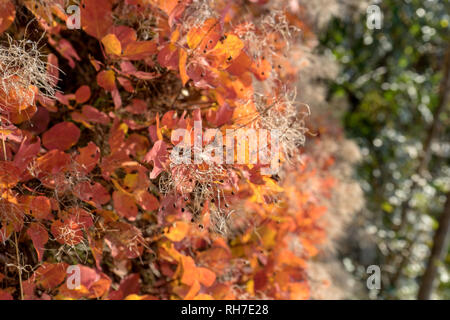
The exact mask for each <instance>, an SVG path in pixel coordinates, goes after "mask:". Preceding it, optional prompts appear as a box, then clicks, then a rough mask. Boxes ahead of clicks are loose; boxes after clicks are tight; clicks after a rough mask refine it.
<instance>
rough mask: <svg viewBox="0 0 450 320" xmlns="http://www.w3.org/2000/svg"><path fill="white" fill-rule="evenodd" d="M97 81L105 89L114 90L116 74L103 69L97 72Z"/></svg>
mask: <svg viewBox="0 0 450 320" xmlns="http://www.w3.org/2000/svg"><path fill="white" fill-rule="evenodd" d="M97 83H98V85H99V86H100V87H102V88H103V89H105V90H106V91H109V92H111V91H114V90H116V89H117V87H116V75H115V73H114V71H112V70H103V71H100V72H99V73H98V74H97Z"/></svg>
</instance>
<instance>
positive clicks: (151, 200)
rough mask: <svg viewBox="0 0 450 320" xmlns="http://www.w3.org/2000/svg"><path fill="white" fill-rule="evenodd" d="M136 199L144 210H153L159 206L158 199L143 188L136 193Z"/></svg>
mask: <svg viewBox="0 0 450 320" xmlns="http://www.w3.org/2000/svg"><path fill="white" fill-rule="evenodd" d="M136 201H137V203H138V204H139V205H140V206H141V208H142V209H144V210H145V211H155V210H157V209H158V208H159V201H158V199H156V197H155V196H154V195H152V194H150V193H149V192H147V191H145V190H144V191H138V192H137V193H136Z"/></svg>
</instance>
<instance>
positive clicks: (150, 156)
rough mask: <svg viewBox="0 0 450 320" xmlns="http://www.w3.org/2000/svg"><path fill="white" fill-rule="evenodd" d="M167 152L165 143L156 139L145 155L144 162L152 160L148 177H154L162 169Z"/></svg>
mask: <svg viewBox="0 0 450 320" xmlns="http://www.w3.org/2000/svg"><path fill="white" fill-rule="evenodd" d="M168 154H169V152H168V151H167V144H166V143H165V142H164V141H162V140H158V141H156V142H155V144H154V145H153V148H152V150H150V151H149V152H148V153H147V154H146V155H145V157H144V161H145V162H150V161H153V170H152V172H151V173H150V179H156V177H158V176H159V174H160V173H161V172H163V171H164V163H165V162H166V160H167V159H168Z"/></svg>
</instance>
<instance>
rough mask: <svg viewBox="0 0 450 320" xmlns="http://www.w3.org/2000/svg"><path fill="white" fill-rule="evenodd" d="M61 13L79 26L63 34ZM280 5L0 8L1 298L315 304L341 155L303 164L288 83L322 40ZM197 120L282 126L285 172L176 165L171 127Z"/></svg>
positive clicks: (173, 1)
mask: <svg viewBox="0 0 450 320" xmlns="http://www.w3.org/2000/svg"><path fill="white" fill-rule="evenodd" d="M70 4H76V5H79V8H80V16H81V30H76V29H75V30H72V29H69V28H68V27H67V24H66V20H67V19H70V17H71V16H70V14H67V13H66V12H65V10H63V9H64V8H65V7H67V6H68V5H70ZM289 10H290V9H289V6H288V5H287V4H285V3H284V2H281V3H280V2H279V1H277V3H275V4H272V3H271V2H270V1H244V0H242V1H241V0H227V1H222V0H217V1H206V0H205V1H202V0H182V1H179V0H81V1H79V2H78V1H72V2H67V1H63V0H46V1H43V0H41V1H38V0H23V1H22V0H20V1H11V0H3V1H2V2H1V4H0V32H3V34H2V39H4V41H3V44H2V47H1V51H0V52H1V54H0V72H1V77H2V79H1V81H0V120H1V122H0V133H1V138H0V140H1V141H0V142H1V148H0V159H1V161H0V195H1V198H0V226H1V229H0V263H1V264H3V265H4V266H0V298H3V299H8V298H9V299H11V298H15V299H20V298H24V299H255V298H258V299H260V298H261V299H307V298H309V297H310V283H309V281H308V274H307V268H308V261H309V260H310V259H311V258H312V257H314V256H315V255H316V254H317V253H318V250H319V248H320V244H321V243H322V242H323V241H324V239H326V232H325V230H324V228H323V225H322V223H321V222H320V221H321V217H322V215H323V214H324V212H325V211H326V210H327V208H326V206H325V205H324V203H323V199H326V198H327V197H329V195H330V192H331V190H332V189H333V187H334V184H335V180H334V178H333V177H332V175H331V174H329V170H330V168H331V167H332V166H333V165H334V159H333V157H332V155H329V156H326V157H325V159H320V161H318V160H317V159H315V158H314V156H313V155H308V154H307V153H305V152H306V151H303V153H302V149H301V147H302V145H303V143H304V142H305V134H306V133H307V132H308V129H307V126H306V125H305V121H307V115H308V114H309V107H308V106H306V105H304V104H302V103H301V101H297V98H296V91H297V82H296V80H297V77H298V74H299V73H300V76H301V66H302V65H301V64H299V63H298V61H299V58H301V57H302V56H303V51H302V50H304V49H303V48H304V46H306V45H307V44H306V43H307V41H308V40H310V39H311V38H312V37H314V35H313V34H312V32H311V31H310V30H309V29H308V27H307V23H306V22H305V21H303V20H302V18H301V17H302V15H294V14H292V13H291V12H290V11H289ZM24 37H25V38H24ZM11 61H15V62H14V63H11ZM42 66H44V68H43V67H42ZM298 90H301V88H299V89H298ZM194 121H201V122H202V125H203V129H204V130H206V129H208V128H209V129H211V128H215V129H218V131H220V132H223V133H224V132H225V130H227V129H238V128H243V127H244V128H256V129H258V128H265V129H280V130H281V132H282V133H283V134H282V136H281V138H280V151H281V156H280V160H279V163H280V166H281V169H280V171H279V173H278V174H274V175H263V174H261V168H262V167H263V166H264V164H261V163H259V162H258V163H256V164H253V163H250V162H248V163H244V164H218V163H214V162H208V161H206V160H205V161H204V162H202V163H200V164H189V165H186V164H175V163H172V162H171V160H170V157H169V155H170V153H171V151H172V150H173V148H174V146H175V145H176V144H177V143H178V142H179V141H174V140H173V139H172V137H173V135H172V133H173V131H174V130H176V129H179V128H182V129H187V131H189V132H192V128H193V126H194ZM315 129H317V128H315ZM313 136H317V135H316V134H315V133H313V134H311V139H312V137H313ZM183 139H186V140H188V141H191V140H193V139H195V137H193V136H192V135H190V136H188V137H183ZM314 139H317V142H316V143H317V144H320V138H318V137H316V138H314ZM210 142H211V141H203V146H205V147H206V146H207V145H208V144H209V143H210ZM71 265H78V266H79V267H80V270H81V287H80V288H78V289H76V290H74V289H70V288H68V287H67V282H66V281H65V280H66V279H67V276H68V273H67V270H68V267H69V266H71Z"/></svg>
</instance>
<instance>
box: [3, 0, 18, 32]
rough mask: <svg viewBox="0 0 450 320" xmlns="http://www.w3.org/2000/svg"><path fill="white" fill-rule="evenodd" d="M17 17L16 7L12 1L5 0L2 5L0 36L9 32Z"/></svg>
mask: <svg viewBox="0 0 450 320" xmlns="http://www.w3.org/2000/svg"><path fill="white" fill-rule="evenodd" d="M15 17H16V7H15V5H14V3H12V1H11V0H4V1H2V3H1V4H0V34H1V33H3V31H5V30H7V29H8V28H9V27H10V26H11V24H12V23H13V21H14V18H15Z"/></svg>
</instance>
